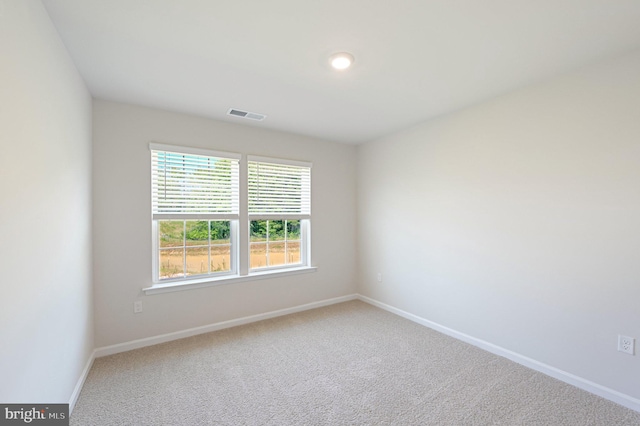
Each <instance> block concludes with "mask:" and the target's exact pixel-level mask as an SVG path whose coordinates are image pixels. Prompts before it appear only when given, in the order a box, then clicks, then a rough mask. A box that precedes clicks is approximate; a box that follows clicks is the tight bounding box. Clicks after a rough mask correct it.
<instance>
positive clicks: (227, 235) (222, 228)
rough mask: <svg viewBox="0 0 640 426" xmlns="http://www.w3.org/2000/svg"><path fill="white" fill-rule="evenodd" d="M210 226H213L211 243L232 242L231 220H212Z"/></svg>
mask: <svg viewBox="0 0 640 426" xmlns="http://www.w3.org/2000/svg"><path fill="white" fill-rule="evenodd" d="M210 226H211V244H231V222H230V221H228V220H212V221H211V225H210ZM227 265H228V263H227Z"/></svg>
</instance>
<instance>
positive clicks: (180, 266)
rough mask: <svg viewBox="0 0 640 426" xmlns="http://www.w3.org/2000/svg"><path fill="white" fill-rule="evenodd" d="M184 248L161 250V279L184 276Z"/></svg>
mask: <svg viewBox="0 0 640 426" xmlns="http://www.w3.org/2000/svg"><path fill="white" fill-rule="evenodd" d="M183 255H184V249H182V248H178V249H164V250H160V279H161V280H162V279H167V278H177V277H182V276H184V263H183V261H184V259H183Z"/></svg>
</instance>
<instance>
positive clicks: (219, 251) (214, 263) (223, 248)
mask: <svg viewBox="0 0 640 426" xmlns="http://www.w3.org/2000/svg"><path fill="white" fill-rule="evenodd" d="M230 270H231V245H230V244H229V245H220V246H211V272H229V271H230Z"/></svg>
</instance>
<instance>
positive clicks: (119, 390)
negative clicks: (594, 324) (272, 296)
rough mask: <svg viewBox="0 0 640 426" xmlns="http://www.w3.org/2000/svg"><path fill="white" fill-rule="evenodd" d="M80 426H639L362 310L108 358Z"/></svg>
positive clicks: (617, 410) (297, 318) (559, 386)
mask: <svg viewBox="0 0 640 426" xmlns="http://www.w3.org/2000/svg"><path fill="white" fill-rule="evenodd" d="M71 425H83V426H84V425H234V426H236V425H580V426H583V425H607V426H611V425H640V413H638V412H635V411H632V410H629V409H627V408H624V407H622V406H619V405H616V404H614V403H612V402H609V401H607V400H604V399H602V398H599V397H597V396H594V395H591V394H589V393H587V392H584V391H582V390H580V389H577V388H574V387H572V386H569V385H566V384H564V383H562V382H559V381H557V380H555V379H552V378H550V377H547V376H545V375H542V374H540V373H537V372H535V371H532V370H529V369H527V368H525V367H522V366H520V365H518V364H515V363H513V362H511V361H509V360H506V359H504V358H500V357H498V356H495V355H492V354H490V353H487V352H484V351H482V350H480V349H477V348H475V347H473V346H470V345H468V344H466V343H462V342H460V341H457V340H455V339H452V338H450V337H448V336H445V335H442V334H439V333H437V332H435V331H432V330H430V329H428V328H425V327H423V326H420V325H418V324H415V323H412V322H410V321H408V320H405V319H403V318H400V317H398V316H395V315H393V314H390V313H388V312H385V311H383V310H380V309H378V308H375V307H372V306H370V305H367V304H365V303H362V302H359V301H354V302H347V303H342V304H339V305H333V306H329V307H326V308H321V309H315V310H312V311H307V312H302V313H299V314H294V315H288V316H285V317H280V318H275V319H271V320H267V321H261V322H258V323H254V324H249V325H245V326H241V327H236V328H232V329H227V330H222V331H218V332H213V333H208V334H203V335H200V336H196V337H191V338H187V339H182V340H178V341H174V342H170V343H165V344H161V345H156V346H152V347H148V348H143V349H138V350H135V351H131V352H126V353H122V354H117V355H112V356H109V357H104V358H99V359H97V360H96V361H95V364H94V366H93V368H92V370H91V372H90V374H89V377H88V378H87V381H86V383H85V386H84V389H83V390H82V393H81V395H80V398H79V400H78V403H77V405H76V408H75V410H74V412H73V415H72V416H71Z"/></svg>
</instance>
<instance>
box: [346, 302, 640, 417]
mask: <svg viewBox="0 0 640 426" xmlns="http://www.w3.org/2000/svg"><path fill="white" fill-rule="evenodd" d="M358 299H359V300H361V301H363V302H366V303H369V304H370V305H373V306H376V307H378V308H381V309H384V310H385V311H389V312H391V313H394V314H396V315H399V316H401V317H403V318H406V319H408V320H410V321H413V322H416V323H418V324H420V325H424V326H425V327H428V328H431V329H433V330H436V331H439V332H440V333H442V334H446V335H447V336H451V337H453V338H455V339H458V340H462V341H463V342H466V343H469V344H471V345H473V346H476V347H478V348H480V349H483V350H485V351H487V352H491V353H493V354H495V355H498V356H501V357H504V358H507V359H510V360H511V361H514V362H517V363H518V364H520V365H524V366H525V367H528V368H531V369H532V370H536V371H538V372H540V373H542V374H546V375H547V376H551V377H553V378H554V379H558V380H560V381H563V382H565V383H568V384H570V385H572V386H575V387H577V388H580V389H582V390H585V391H587V392H590V393H592V394H595V395H598V396H600V397H602V398H605V399H608V400H609V401H612V402H615V403H616V404H620V405H622V406H624V407H627V408H630V409H632V410H635V411H638V412H640V399H636V398H634V397H632V396H629V395H626V394H624V393H622V392H618V391H616V390H613V389H610V388H608V387H606V386H602V385H599V384H597V383H594V382H592V381H590V380H587V379H584V378H582V377H578V376H576V375H574V374H571V373H567V372H566V371H563V370H560V369H558V368H555V367H552V366H550V365H548V364H545V363H543V362H540V361H536V360H535V359H531V358H528V357H526V356H524V355H521V354H519V353H516V352H513V351H510V350H508V349H505V348H503V347H500V346H497V345H494V344H492V343H489V342H486V341H484V340H481V339H477V338H475V337H473V336H469V335H468V334H464V333H460V332H459V331H456V330H453V329H451V328H448V327H445V326H443V325H440V324H438V323H435V322H433V321H429V320H427V319H424V318H422V317H419V316H417V315H414V314H411V313H409V312H406V311H403V310H401V309H398V308H395V307H393V306H390V305H387V304H385V303H382V302H379V301H377V300H375V299H371V298H370V297H367V296H362V295H360V294H359V295H358Z"/></svg>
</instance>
